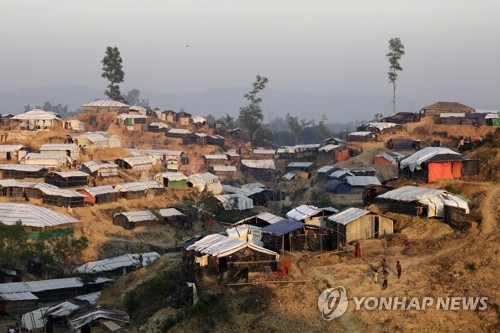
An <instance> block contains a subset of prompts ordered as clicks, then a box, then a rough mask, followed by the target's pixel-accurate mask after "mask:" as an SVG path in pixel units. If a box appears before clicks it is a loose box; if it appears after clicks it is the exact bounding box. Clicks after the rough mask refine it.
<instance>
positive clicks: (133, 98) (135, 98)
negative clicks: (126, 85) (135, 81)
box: [124, 89, 141, 105]
mask: <svg viewBox="0 0 500 333" xmlns="http://www.w3.org/2000/svg"><path fill="white" fill-rule="evenodd" d="M140 96H141V91H140V90H139V89H132V90H129V92H128V93H127V95H126V96H125V97H124V98H125V101H126V102H127V104H128V105H139V104H141V99H140V98H139V97H140Z"/></svg>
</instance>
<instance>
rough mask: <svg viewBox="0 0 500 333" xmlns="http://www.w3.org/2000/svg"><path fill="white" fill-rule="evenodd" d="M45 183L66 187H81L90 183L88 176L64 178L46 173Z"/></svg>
mask: <svg viewBox="0 0 500 333" xmlns="http://www.w3.org/2000/svg"><path fill="white" fill-rule="evenodd" d="M45 183H47V184H51V185H54V186H57V187H60V188H66V187H81V186H87V185H88V184H89V178H88V177H84V176H82V177H67V178H63V177H61V176H59V175H57V174H52V175H46V176H45Z"/></svg>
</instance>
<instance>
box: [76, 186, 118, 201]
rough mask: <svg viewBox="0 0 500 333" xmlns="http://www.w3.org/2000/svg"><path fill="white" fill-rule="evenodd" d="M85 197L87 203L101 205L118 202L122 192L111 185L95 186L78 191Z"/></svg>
mask: <svg viewBox="0 0 500 333" xmlns="http://www.w3.org/2000/svg"><path fill="white" fill-rule="evenodd" d="M77 192H78V193H81V194H83V195H85V199H84V201H85V203H89V204H91V205H101V204H106V203H112V202H116V201H118V197H119V194H120V192H119V191H118V190H116V189H115V188H113V186H111V185H103V186H95V187H90V188H82V189H78V190H77Z"/></svg>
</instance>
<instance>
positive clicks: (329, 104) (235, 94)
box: [0, 85, 433, 122]
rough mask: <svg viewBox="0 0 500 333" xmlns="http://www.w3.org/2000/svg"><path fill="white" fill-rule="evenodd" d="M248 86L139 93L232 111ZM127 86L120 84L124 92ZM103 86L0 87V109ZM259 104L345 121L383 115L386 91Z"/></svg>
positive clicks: (200, 111) (405, 106)
mask: <svg viewBox="0 0 500 333" xmlns="http://www.w3.org/2000/svg"><path fill="white" fill-rule="evenodd" d="M247 90H248V87H232V88H218V89H211V90H208V91H204V92H196V93H188V94H183V95H175V94H169V93H158V92H150V91H145V90H144V91H143V90H141V98H144V99H149V104H150V106H151V107H153V108H154V107H160V108H164V109H173V110H179V109H180V108H183V109H184V110H185V111H187V112H189V113H192V114H193V115H207V114H209V113H210V114H212V115H214V116H216V117H218V116H222V115H225V114H230V115H232V116H237V115H238V113H239V108H240V107H241V106H244V105H246V103H247V101H246V100H245V99H244V98H243V95H244V93H245V92H246V91H247ZM127 91H128V89H123V92H124V93H126V92H127ZM103 98H104V94H103V90H96V89H91V88H87V87H81V86H73V85H54V86H49V87H40V88H33V89H23V90H19V91H16V92H0V101H1V104H0V113H2V114H4V113H21V112H23V110H24V106H25V105H28V104H29V105H31V106H35V105H42V104H43V103H44V102H46V101H49V102H51V103H52V104H59V103H61V104H62V105H68V108H69V110H70V111H74V110H76V109H78V108H80V107H81V106H82V105H83V104H85V103H88V102H90V101H93V100H95V99H103ZM262 98H263V102H262V108H263V110H264V116H265V122H268V121H269V120H270V119H272V118H274V117H284V116H285V115H286V114H287V113H290V114H291V115H297V116H299V117H300V118H305V119H316V120H319V119H321V116H322V115H323V114H324V115H326V116H327V118H328V122H348V121H351V120H355V119H358V120H363V119H372V118H373V115H374V114H375V113H381V114H383V115H389V114H390V112H391V110H392V105H391V97H390V96H389V95H388V96H383V95H363V94H354V93H332V94H310V93H298V92H284V91H278V90H273V89H266V90H264V91H263V92H262ZM432 102H433V101H414V100H410V99H405V98H401V99H398V110H401V111H418V110H419V109H420V108H421V107H422V106H425V105H427V104H430V103H432Z"/></svg>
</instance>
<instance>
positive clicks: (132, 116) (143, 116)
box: [118, 113, 148, 119]
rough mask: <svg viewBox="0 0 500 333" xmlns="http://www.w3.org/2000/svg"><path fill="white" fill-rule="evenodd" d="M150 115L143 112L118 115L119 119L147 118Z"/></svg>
mask: <svg viewBox="0 0 500 333" xmlns="http://www.w3.org/2000/svg"><path fill="white" fill-rule="evenodd" d="M147 118H148V117H147V116H145V115H142V114H134V113H131V114H127V113H122V114H121V115H119V116H118V119H147Z"/></svg>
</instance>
